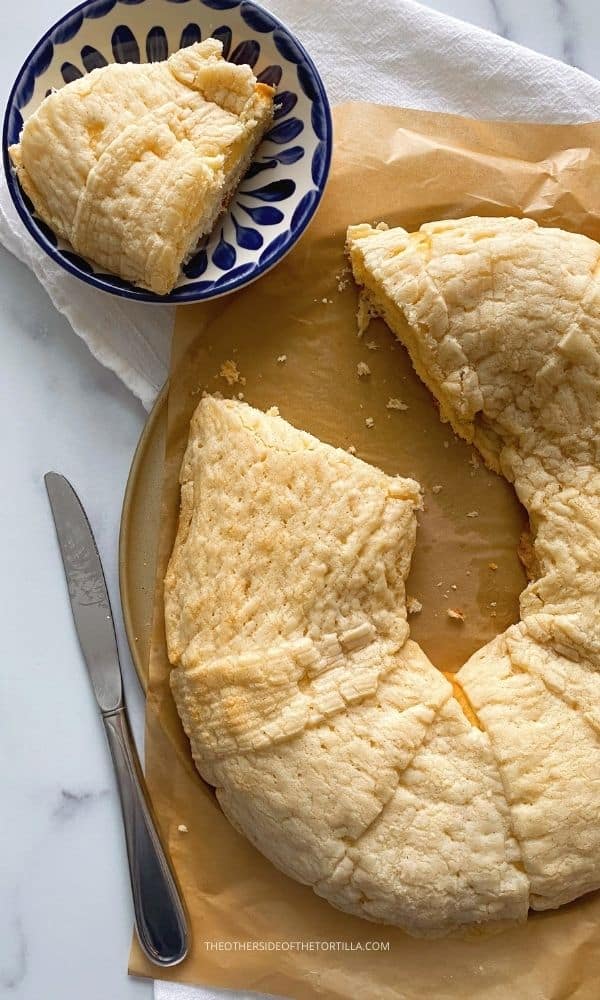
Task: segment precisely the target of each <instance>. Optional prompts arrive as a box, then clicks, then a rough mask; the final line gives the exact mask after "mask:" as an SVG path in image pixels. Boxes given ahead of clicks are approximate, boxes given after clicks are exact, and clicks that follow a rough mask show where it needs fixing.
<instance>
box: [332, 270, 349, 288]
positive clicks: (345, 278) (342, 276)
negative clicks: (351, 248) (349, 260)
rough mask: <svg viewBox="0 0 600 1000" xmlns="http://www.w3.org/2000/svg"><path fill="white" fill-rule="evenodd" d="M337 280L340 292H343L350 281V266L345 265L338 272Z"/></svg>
mask: <svg viewBox="0 0 600 1000" xmlns="http://www.w3.org/2000/svg"><path fill="white" fill-rule="evenodd" d="M335 280H336V281H337V290H338V292H343V291H344V289H345V288H347V286H348V284H349V282H350V268H349V267H343V268H342V270H341V271H339V272H338V274H336V276H335Z"/></svg>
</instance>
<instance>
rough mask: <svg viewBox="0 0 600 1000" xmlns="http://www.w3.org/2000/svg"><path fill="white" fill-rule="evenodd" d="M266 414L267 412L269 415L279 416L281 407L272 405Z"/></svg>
mask: <svg viewBox="0 0 600 1000" xmlns="http://www.w3.org/2000/svg"><path fill="white" fill-rule="evenodd" d="M266 414H267V416H268V417H278V416H279V407H278V406H270V407H269V409H268V410H267V411H266Z"/></svg>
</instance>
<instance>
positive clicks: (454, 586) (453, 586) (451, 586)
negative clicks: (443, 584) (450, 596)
mask: <svg viewBox="0 0 600 1000" xmlns="http://www.w3.org/2000/svg"><path fill="white" fill-rule="evenodd" d="M450 590H458V587H457V586H456V584H455V583H451V584H450Z"/></svg>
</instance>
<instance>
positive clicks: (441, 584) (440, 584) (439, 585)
mask: <svg viewBox="0 0 600 1000" xmlns="http://www.w3.org/2000/svg"><path fill="white" fill-rule="evenodd" d="M443 586H444V584H443V583H442V581H441V580H440V582H439V583H436V587H443Z"/></svg>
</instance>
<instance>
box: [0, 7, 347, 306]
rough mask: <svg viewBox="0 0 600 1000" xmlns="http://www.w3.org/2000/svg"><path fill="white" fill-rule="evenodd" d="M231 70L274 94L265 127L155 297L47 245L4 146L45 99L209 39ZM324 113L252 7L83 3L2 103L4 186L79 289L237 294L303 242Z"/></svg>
mask: <svg viewBox="0 0 600 1000" xmlns="http://www.w3.org/2000/svg"><path fill="white" fill-rule="evenodd" d="M211 35H212V36H213V37H214V38H218V39H219V40H220V41H221V42H222V43H223V53H224V55H225V57H226V58H227V59H229V60H230V61H231V62H235V63H248V64H249V65H250V66H252V68H253V70H254V72H255V74H256V76H257V77H258V79H259V80H261V81H262V82H264V83H269V84H272V85H275V86H276V87H277V97H276V102H275V118H274V122H273V125H272V127H271V129H270V130H269V132H268V133H267V135H266V136H265V138H264V139H263V142H262V143H261V145H260V147H259V149H258V152H257V155H256V157H255V160H254V162H253V163H252V165H251V167H250V170H249V171H248V173H247V174H246V177H245V178H244V180H243V181H242V183H241V185H240V187H239V189H238V192H237V195H236V196H235V198H234V199H233V201H232V203H231V205H230V208H229V211H228V213H227V214H226V215H225V216H224V217H223V218H222V219H221V220H220V221H219V224H218V225H217V227H216V230H215V231H214V232H213V233H212V234H211V235H210V237H208V239H207V240H206V241H205V243H204V245H202V246H200V247H199V248H198V250H197V252H196V253H195V254H194V256H193V257H192V259H191V260H190V261H189V262H188V263H187V264H186V266H185V268H184V273H183V275H182V277H181V279H180V281H179V283H178V285H177V287H176V288H175V289H174V290H173V291H172V292H171V294H170V295H167V296H164V297H159V296H156V295H154V294H152V293H151V292H146V291H144V290H143V289H140V288H136V287H135V286H133V285H131V284H130V283H129V282H126V281H122V280H121V279H119V278H117V277H115V276H114V275H111V274H105V273H102V272H101V271H100V270H99V269H97V268H95V267H94V266H93V265H92V264H90V263H89V262H88V261H86V260H84V259H83V258H81V257H79V256H78V255H77V254H75V253H74V252H73V250H72V248H71V247H69V245H68V244H66V243H64V242H63V241H62V240H59V239H57V237H56V236H55V235H54V233H53V232H52V231H51V230H50V229H49V228H48V226H47V225H45V224H44V222H43V221H42V220H41V219H40V218H39V217H38V216H37V215H36V214H35V211H34V209H33V206H32V204H31V202H30V201H29V199H28V198H27V197H26V195H25V194H24V192H23V191H22V190H21V187H20V185H19V183H18V182H17V179H16V176H15V173H14V170H13V169H12V167H11V164H10V161H9V157H8V147H9V146H10V145H11V144H12V143H15V142H17V141H18V138H19V135H20V132H21V128H22V126H23V122H24V120H26V119H27V117H28V116H29V115H31V114H32V113H33V112H34V111H35V110H36V108H37V107H38V106H39V104H40V103H41V101H42V100H43V99H44V97H46V95H47V94H49V93H50V92H51V91H52V90H53V89H54V88H59V87H61V86H64V84H65V83H70V82H71V81H72V80H76V79H78V78H80V77H82V76H84V75H85V74H86V73H90V72H91V71H92V70H94V69H97V68H99V67H102V66H106V65H107V64H108V63H110V62H121V63H123V62H153V61H157V60H161V59H166V58H167V57H168V56H169V55H170V54H171V53H173V52H175V51H176V50H177V49H179V48H181V47H182V46H185V45H191V44H193V43H194V42H198V41H201V40H202V39H204V38H207V37H209V36H211ZM331 130H332V127H331V114H330V111H329V104H328V101H327V96H326V94H325V90H324V87H323V84H322V82H321V79H320V77H319V74H318V72H317V70H316V68H315V66H314V64H313V63H312V61H311V59H310V57H309V56H308V54H307V53H306V51H305V50H304V49H303V48H302V46H301V45H300V43H299V42H298V41H297V40H296V39H295V38H294V37H293V35H292V34H291V33H290V32H289V30H288V29H287V28H286V27H285V26H284V25H283V24H281V22H280V21H278V20H277V18H276V17H274V16H273V15H272V14H271V13H269V12H268V11H266V10H264V9H263V8H262V7H260V6H258V5H257V4H256V3H253V2H250V0H87V2H85V3H83V4H81V5H80V6H79V7H77V8H75V9H74V10H72V11H71V12H70V13H69V14H66V15H65V17H63V18H62V19H61V20H60V21H59V22H58V23H57V24H56V25H54V27H53V28H51V29H50V30H49V31H48V32H47V33H46V34H45V35H44V37H43V38H42V39H41V40H40V41H39V42H38V44H37V45H36V47H35V48H34V50H33V52H32V53H31V55H30V56H29V58H28V59H27V61H26V62H25V64H24V65H23V67H22V69H21V71H20V73H19V75H18V77H17V80H16V82H15V84H14V87H13V89H12V92H11V94H10V97H9V100H8V106H7V110H6V115H5V119H4V133H3V158H4V169H5V172H6V176H7V180H8V187H9V190H10V193H11V196H12V198H13V201H14V203H15V205H16V207H17V210H18V212H19V214H20V216H21V218H22V219H23V221H24V223H25V225H26V226H27V228H28V229H29V231H30V233H31V234H32V236H33V237H34V239H35V240H36V241H37V242H38V243H39V244H40V246H42V247H43V248H44V250H45V251H46V252H47V253H48V254H49V255H50V256H51V257H52V258H53V259H54V260H56V261H58V263H60V264H61V265H62V266H63V267H64V268H65V269H66V270H67V271H69V272H70V273H71V274H75V275H77V277H79V278H81V279H82V280H83V281H86V282H87V283H88V284H91V285H95V286H96V287H98V288H102V289H103V290H105V291H108V292H112V293H113V294H116V295H121V296H124V297H126V298H133V299H140V300H143V301H146V302H181V303H183V302H195V301H198V300H200V299H208V298H213V297H215V296H217V295H223V294H225V293H226V292H230V291H233V290H234V289H236V288H240V287H241V286H242V285H246V284H248V283H249V282H250V281H253V280H254V279H255V278H258V277H259V276H260V275H261V274H263V273H264V272H265V271H267V270H269V269H270V268H271V267H273V265H274V264H276V263H277V261H278V260H280V259H281V258H282V257H283V256H284V254H286V253H287V252H288V250H290V249H291V247H292V246H293V245H294V243H295V242H296V241H297V240H298V238H299V237H300V236H301V235H302V233H303V231H304V229H305V228H306V226H307V225H308V223H309V222H310V219H311V218H312V216H313V215H314V212H315V211H316V208H317V206H318V204H319V201H320V199H321V196H322V194H323V190H324V187H325V183H326V180H327V174H328V172H329V165H330V159H331V144H332V136H331Z"/></svg>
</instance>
